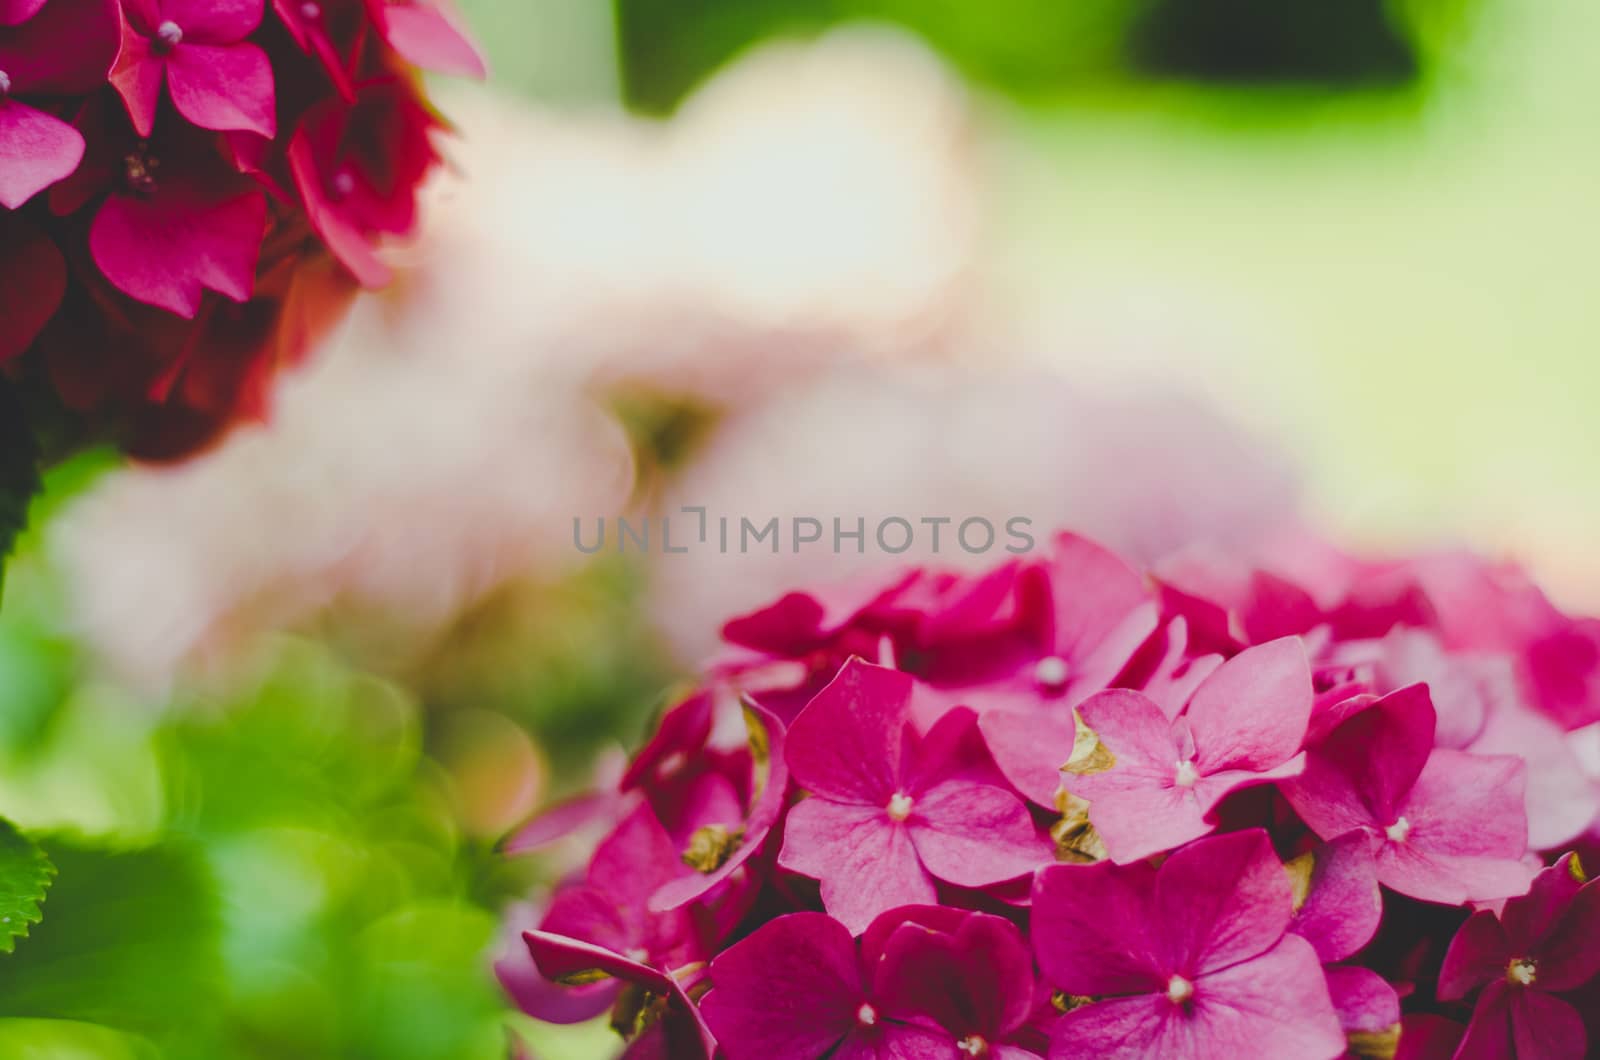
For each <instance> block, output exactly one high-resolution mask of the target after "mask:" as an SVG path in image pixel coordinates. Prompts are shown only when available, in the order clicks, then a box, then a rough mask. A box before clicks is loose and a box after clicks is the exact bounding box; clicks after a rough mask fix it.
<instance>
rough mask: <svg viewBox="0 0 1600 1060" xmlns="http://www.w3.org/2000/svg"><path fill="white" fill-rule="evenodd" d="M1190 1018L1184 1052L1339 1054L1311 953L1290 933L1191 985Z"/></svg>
mask: <svg viewBox="0 0 1600 1060" xmlns="http://www.w3.org/2000/svg"><path fill="white" fill-rule="evenodd" d="M1163 1000H1165V999H1163ZM1192 1020H1193V1025H1194V1031H1193V1035H1194V1039H1193V1040H1194V1045H1195V1051H1194V1052H1193V1053H1191V1054H1187V1055H1192V1056H1197V1057H1198V1056H1207V1057H1209V1056H1217V1057H1222V1056H1281V1057H1297V1058H1303V1060H1334V1058H1335V1057H1340V1056H1343V1055H1344V1052H1345V1038H1344V1033H1343V1031H1341V1030H1340V1028H1339V1017H1338V1016H1337V1014H1336V1013H1335V1012H1334V1009H1333V1002H1332V1001H1331V1000H1330V998H1329V996H1328V987H1327V983H1326V981H1325V980H1324V979H1323V976H1322V968H1321V965H1320V964H1319V963H1318V962H1317V955H1316V954H1315V953H1314V952H1313V951H1312V949H1311V946H1310V944H1309V943H1307V942H1306V941H1305V940H1304V939H1302V938H1299V937H1298V936H1295V935H1286V936H1285V937H1284V938H1283V941H1281V942H1279V943H1278V944H1277V945H1276V946H1274V947H1273V948H1272V949H1270V950H1268V951H1267V952H1266V953H1263V954H1261V955H1260V956H1259V957H1256V958H1255V959H1254V960H1249V961H1245V962H1244V963H1242V964H1236V965H1234V966H1233V967H1231V968H1227V969H1224V970H1223V971H1220V972H1216V973H1214V974H1212V975H1208V976H1206V977H1204V978H1203V979H1201V980H1200V981H1199V982H1198V983H1196V984H1195V998H1194V1015H1193V1017H1192Z"/></svg>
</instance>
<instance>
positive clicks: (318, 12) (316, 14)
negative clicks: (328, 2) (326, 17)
mask: <svg viewBox="0 0 1600 1060" xmlns="http://www.w3.org/2000/svg"><path fill="white" fill-rule="evenodd" d="M300 17H301V18H303V19H305V20H306V21H307V22H315V21H316V20H317V19H319V18H321V17H322V6H321V5H320V4H314V3H312V2H311V0H306V2H305V3H303V4H301V5H300Z"/></svg>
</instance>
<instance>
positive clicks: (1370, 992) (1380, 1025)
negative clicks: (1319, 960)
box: [1323, 965, 1400, 1034]
mask: <svg viewBox="0 0 1600 1060" xmlns="http://www.w3.org/2000/svg"><path fill="white" fill-rule="evenodd" d="M1323 972H1324V973H1326V975H1327V979H1328V996H1329V997H1330V998H1331V999H1332V1001H1333V1010H1334V1011H1335V1012H1337V1013H1338V1014H1339V1025H1340V1026H1341V1027H1342V1028H1343V1029H1344V1032H1345V1033H1346V1034H1362V1033H1364V1034H1379V1033H1382V1032H1384V1031H1387V1030H1389V1029H1390V1028H1391V1027H1395V1026H1397V1025H1398V1024H1399V1023H1400V996H1399V995H1398V994H1396V993H1395V989H1394V987H1392V986H1390V985H1389V983H1388V981H1387V980H1385V979H1384V978H1383V976H1381V975H1379V974H1378V973H1377V972H1375V971H1373V970H1372V969H1370V968H1362V967H1359V966H1357V965H1348V966H1346V965H1337V966H1332V967H1327V968H1324V969H1323Z"/></svg>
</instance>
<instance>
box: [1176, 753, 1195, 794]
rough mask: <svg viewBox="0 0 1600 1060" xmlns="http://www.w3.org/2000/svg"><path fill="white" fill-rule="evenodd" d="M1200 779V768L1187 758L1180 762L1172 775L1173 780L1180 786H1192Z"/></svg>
mask: <svg viewBox="0 0 1600 1060" xmlns="http://www.w3.org/2000/svg"><path fill="white" fill-rule="evenodd" d="M1199 780H1200V770H1199V769H1198V768H1196V767H1195V764H1194V763H1193V762H1191V761H1190V760H1189V759H1187V758H1185V759H1184V760H1183V761H1182V762H1179V763H1178V768H1177V770H1176V771H1175V772H1174V774H1173V777H1172V782H1173V783H1174V784H1176V785H1178V787H1180V788H1192V787H1194V786H1195V784H1196V783H1197V782H1198V781H1199Z"/></svg>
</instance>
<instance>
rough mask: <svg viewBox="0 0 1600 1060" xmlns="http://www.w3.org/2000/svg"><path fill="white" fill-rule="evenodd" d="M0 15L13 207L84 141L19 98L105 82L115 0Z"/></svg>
mask: <svg viewBox="0 0 1600 1060" xmlns="http://www.w3.org/2000/svg"><path fill="white" fill-rule="evenodd" d="M0 16H4V17H0V207H4V208H5V209H7V210H16V209H19V208H21V206H22V205H23V204H24V203H26V202H27V201H28V200H29V199H31V198H33V197H34V196H35V195H37V194H39V192H41V191H43V190H44V189H45V188H48V187H49V186H50V185H52V184H54V183H55V182H56V181H58V180H61V179H62V178H64V177H66V176H67V175H69V174H70V173H71V172H72V171H73V170H74V169H76V168H77V166H78V162H79V160H80V159H82V158H83V148H84V142H83V137H82V136H80V135H79V134H78V133H77V131H76V130H74V129H73V128H72V126H71V125H70V124H68V123H67V122H65V121H63V120H62V119H61V118H60V117H58V116H57V115H56V114H55V113H52V112H51V111H50V110H42V109H39V108H37V107H33V106H30V105H29V104H28V103H26V102H24V100H28V99H41V100H43V99H49V98H51V97H61V96H67V97H71V96H77V95H81V94H83V93H87V92H90V91H93V89H94V88H95V87H96V86H97V85H100V84H102V83H103V82H104V81H105V78H106V73H107V71H108V70H109V69H110V68H111V64H112V63H113V62H114V61H115V60H116V58H117V33H118V31H117V22H118V14H117V2H116V0H49V2H48V3H43V4H41V3H40V2H38V0H29V2H26V3H22V4H18V3H15V0H13V2H12V3H10V4H8V6H7V7H5V8H4V9H3V10H0ZM5 246H6V252H7V253H8V255H9V251H10V246H11V245H10V244H9V243H8V244H6V245H5ZM7 324H8V327H9V318H8V321H7ZM8 337H9V336H8Z"/></svg>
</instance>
